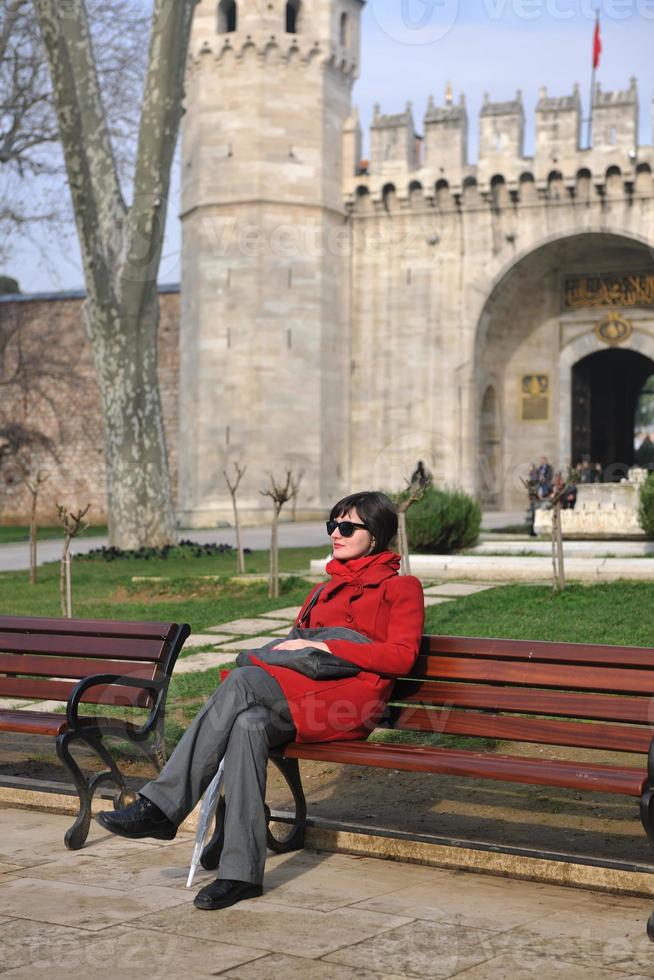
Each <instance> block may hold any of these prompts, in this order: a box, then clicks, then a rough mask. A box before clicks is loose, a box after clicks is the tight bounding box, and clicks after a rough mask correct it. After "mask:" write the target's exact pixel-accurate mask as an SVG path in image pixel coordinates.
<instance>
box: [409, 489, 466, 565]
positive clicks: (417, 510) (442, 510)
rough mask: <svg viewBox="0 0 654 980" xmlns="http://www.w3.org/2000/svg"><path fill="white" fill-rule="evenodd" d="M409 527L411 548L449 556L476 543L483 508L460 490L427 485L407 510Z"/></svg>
mask: <svg viewBox="0 0 654 980" xmlns="http://www.w3.org/2000/svg"><path fill="white" fill-rule="evenodd" d="M400 499H401V498H400ZM406 527H407V537H408V539H409V548H410V550H411V551H416V552H423V553H426V554H434V555H448V554H450V553H451V552H453V551H461V550H462V549H463V548H471V547H472V546H473V545H475V544H476V543H477V540H478V538H479V529H480V527H481V508H480V507H479V504H478V503H477V502H476V501H475V500H473V499H472V497H469V496H468V494H466V493H463V491H461V490H438V489H437V488H436V487H428V488H427V490H426V491H425V494H424V496H423V497H422V499H421V500H418V501H417V502H416V503H415V504H412V505H411V506H410V507H409V509H408V510H407V512H406Z"/></svg>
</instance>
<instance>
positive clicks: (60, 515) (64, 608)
mask: <svg viewBox="0 0 654 980" xmlns="http://www.w3.org/2000/svg"><path fill="white" fill-rule="evenodd" d="M90 506H91V505H90V504H87V505H86V507H83V508H80V510H76V511H72V510H71V511H69V510H68V508H67V507H64V506H63V504H57V522H58V523H59V524H60V525H61V526H62V527H63V529H64V547H63V551H62V554H61V566H60V572H59V595H60V596H61V615H62V616H66V617H67V618H68V619H71V618H72V615H73V586H72V577H71V572H70V562H71V554H70V542H71V541H72V540H73V538H76V537H77V535H78V534H81V533H82V532H83V531H86V529H87V527H88V524H86V523H85V522H84V517H85V515H86V514H87V512H88V510H89V507H90Z"/></svg>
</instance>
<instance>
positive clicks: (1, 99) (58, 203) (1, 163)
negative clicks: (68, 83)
mask: <svg viewBox="0 0 654 980" xmlns="http://www.w3.org/2000/svg"><path fill="white" fill-rule="evenodd" d="M66 2H67V0H65V2H63V3H61V4H60V6H61V7H62V8H63V7H65V6H66ZM89 10H90V12H91V15H92V18H91V23H92V30H93V37H94V42H95V50H96V52H97V68H98V74H99V76H100V78H101V80H102V83H103V89H104V97H105V104H106V107H107V114H108V119H109V126H110V129H111V132H112V135H113V136H114V142H115V146H116V150H117V161H118V165H119V166H121V167H122V168H123V169H125V168H126V167H127V166H128V164H129V160H130V159H131V158H132V157H133V152H134V151H133V146H134V135H135V118H136V107H137V100H138V94H139V92H140V91H141V89H142V75H143V69H144V65H145V52H144V49H143V43H142V38H143V34H144V31H145V26H146V22H147V16H146V14H145V12H144V9H143V3H142V2H141V0H89ZM64 173H65V168H64V163H63V157H62V154H61V148H60V145H59V127H58V124H57V116H56V112H55V110H54V105H53V98H52V86H51V81H50V74H49V71H48V65H47V59H46V56H45V51H44V48H43V43H42V40H41V36H40V31H39V26H38V22H37V18H36V16H35V12H34V7H33V3H32V0H4V2H3V4H2V5H1V6H0V177H1V186H2V188H3V191H2V192H1V193H0V261H3V260H6V259H7V257H8V254H9V250H10V247H11V244H12V243H14V242H15V241H16V239H17V237H18V238H21V237H28V238H30V239H31V240H32V241H33V242H35V243H37V244H38V243H39V242H41V243H42V242H43V240H44V232H45V231H46V229H47V228H50V229H52V230H54V229H56V230H57V232H60V231H61V230H62V228H63V227H64V226H65V224H66V223H68V224H69V225H70V221H71V218H72V215H71V211H70V205H69V204H68V203H67V200H66V197H67V196H66V194H65V193H63V184H64Z"/></svg>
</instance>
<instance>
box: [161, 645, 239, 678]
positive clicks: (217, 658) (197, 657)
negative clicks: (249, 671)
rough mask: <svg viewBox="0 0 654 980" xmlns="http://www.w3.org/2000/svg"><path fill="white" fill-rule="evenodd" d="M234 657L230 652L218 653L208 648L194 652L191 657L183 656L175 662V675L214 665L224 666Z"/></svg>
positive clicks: (207, 668) (206, 668) (190, 672)
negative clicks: (201, 651) (200, 651)
mask: <svg viewBox="0 0 654 980" xmlns="http://www.w3.org/2000/svg"><path fill="white" fill-rule="evenodd" d="M233 662H234V657H233V656H232V655H231V654H229V653H217V652H215V651H213V650H207V651H205V652H204V653H193V654H191V656H190V657H182V658H181V660H178V661H177V663H176V664H175V669H174V670H173V675H174V676H175V677H177V676H179V674H193V673H196V672H197V671H200V670H210V669H211V668H212V667H222V665H223V664H231V663H233Z"/></svg>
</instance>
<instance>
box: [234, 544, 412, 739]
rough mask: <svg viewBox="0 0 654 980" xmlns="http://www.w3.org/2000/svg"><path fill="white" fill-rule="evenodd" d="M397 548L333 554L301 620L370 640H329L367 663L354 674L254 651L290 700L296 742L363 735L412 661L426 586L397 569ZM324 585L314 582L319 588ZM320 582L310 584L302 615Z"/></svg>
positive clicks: (336, 651) (336, 650) (332, 647)
mask: <svg viewBox="0 0 654 980" xmlns="http://www.w3.org/2000/svg"><path fill="white" fill-rule="evenodd" d="M399 565H400V558H399V555H395V554H393V553H392V552H390V551H385V552H382V553H381V554H379V555H366V556H364V557H363V558H355V559H353V560H352V561H348V562H343V561H339V560H338V559H332V561H330V562H329V564H328V565H327V571H328V572H329V574H330V575H331V579H330V580H329V582H327V584H326V586H325V587H324V588H323V591H322V592H321V594H320V597H319V598H318V600H317V602H316V604H315V606H314V607H313V609H312V610H311V615H310V619H309V622H308V623H304V626H305V627H306V626H310V627H321V626H346V627H349V628H350V629H353V630H356V631H357V632H358V633H362V634H363V635H364V636H367V637H368V638H369V639H370V640H372V642H371V643H352V642H351V641H350V640H328V641H327V646H328V647H329V649H330V651H331V652H332V653H333V654H335V655H336V656H337V657H342V658H343V659H344V660H349V661H350V662H351V663H354V664H357V665H358V666H359V667H361V668H362V670H361V671H360V673H359V674H357V675H356V676H355V677H345V678H342V679H341V680H329V681H316V680H311V678H309V677H305V676H304V674H300V673H298V671H296V670H290V669H289V668H288V667H271V666H269V665H268V664H264V663H261V661H260V660H257V656H256V651H254V652H253V653H251V654H250V660H251V662H252V663H253V664H257V665H258V666H260V667H263V669H264V670H266V671H268V673H269V674H271V675H272V676H273V677H274V678H275V680H276V681H277V683H278V684H279V685H280V687H281V688H282V690H283V691H284V694H285V696H286V699H287V701H288V703H289V707H290V710H291V715H292V716H293V722H294V724H295V727H296V729H297V735H296V741H298V742H329V741H333V740H335V739H353V738H366V737H367V736H368V735H369V733H370V732H371V731H372V729H373V728H374V727H375V725H376V724H377V722H378V721H379V718H380V717H381V715H382V713H383V710H384V707H385V705H386V703H387V701H388V699H389V697H390V694H391V691H392V689H393V681H394V678H395V677H397V676H399V675H401V674H405V673H406V672H407V671H409V670H410V669H411V667H412V666H413V663H414V661H415V659H416V656H417V655H418V648H419V646H420V640H421V638H422V633H423V628H424V622H425V607H424V599H423V594H422V586H421V584H420V582H419V580H418V579H417V578H414V577H413V576H411V575H398V568H399ZM317 588H320V586H316V589H317ZM316 589H312V590H311V592H310V593H309V595H308V596H307V599H306V601H305V603H304V606H303V607H302V611H301V612H300V615H299V616H298V622H299V620H300V619H301V617H302V613H303V612H304V609H305V608H306V606H307V605H308V603H309V601H310V600H311V597H312V596H313V594H314V592H315V591H316Z"/></svg>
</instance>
